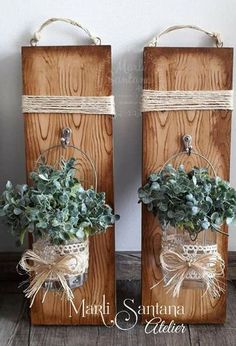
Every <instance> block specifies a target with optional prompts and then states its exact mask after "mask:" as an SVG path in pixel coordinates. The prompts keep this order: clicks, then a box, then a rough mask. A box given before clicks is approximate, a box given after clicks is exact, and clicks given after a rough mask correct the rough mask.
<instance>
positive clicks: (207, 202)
mask: <svg viewBox="0 0 236 346" xmlns="http://www.w3.org/2000/svg"><path fill="white" fill-rule="evenodd" d="M138 196H139V202H142V203H144V204H146V205H147V209H148V210H149V211H150V212H152V213H153V214H154V215H155V216H157V217H158V219H159V221H160V224H161V225H162V226H163V228H164V229H165V227H166V226H168V225H171V226H174V227H176V228H180V229H184V230H187V231H188V232H189V234H190V237H191V238H192V239H196V237H197V235H198V233H199V232H201V231H203V230H207V229H211V230H213V231H217V232H221V233H224V232H222V231H221V226H222V225H223V224H224V223H226V224H230V223H232V222H233V221H234V220H235V218H236V191H235V189H233V188H232V187H230V185H229V183H228V182H226V181H224V180H222V179H221V178H219V177H211V176H210V175H209V174H208V170H207V169H205V168H193V169H192V170H191V171H189V172H186V171H185V169H184V166H183V165H180V166H179V168H178V169H174V168H173V167H172V165H170V164H169V165H166V166H165V167H164V169H163V170H162V171H160V172H159V173H153V174H151V175H150V176H149V178H148V182H147V183H146V184H145V185H144V186H143V187H141V188H140V189H139V190H138ZM224 234H226V233H224Z"/></svg>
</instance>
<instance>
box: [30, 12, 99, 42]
mask: <svg viewBox="0 0 236 346" xmlns="http://www.w3.org/2000/svg"><path fill="white" fill-rule="evenodd" d="M55 22H64V23H67V24H71V25H73V26H76V27H78V28H80V29H82V30H83V31H84V32H85V33H86V34H87V35H88V37H89V38H90V39H91V40H92V42H93V44H94V45H101V38H100V37H98V36H94V35H92V34H91V32H90V31H89V30H88V29H87V28H85V27H84V26H82V25H81V24H80V23H79V22H77V21H75V20H72V19H69V18H50V19H48V20H46V21H45V22H44V23H43V24H42V25H41V26H40V27H39V29H38V30H36V31H35V33H34V34H33V37H32V38H31V40H30V45H31V46H32V47H36V46H37V45H38V42H39V40H40V39H41V36H42V35H41V34H42V31H43V30H44V28H46V27H47V26H48V25H50V24H52V23H55Z"/></svg>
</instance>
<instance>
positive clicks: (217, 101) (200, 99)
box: [141, 25, 233, 112]
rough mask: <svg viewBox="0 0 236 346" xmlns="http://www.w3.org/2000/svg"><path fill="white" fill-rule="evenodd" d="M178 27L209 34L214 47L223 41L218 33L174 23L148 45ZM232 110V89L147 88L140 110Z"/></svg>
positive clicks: (151, 45) (152, 45)
mask: <svg viewBox="0 0 236 346" xmlns="http://www.w3.org/2000/svg"><path fill="white" fill-rule="evenodd" d="M180 29H193V30H197V31H201V32H203V33H205V34H206V35H207V36H209V37H210V38H211V39H212V40H213V42H214V44H215V45H216V47H222V46H223V41H222V39H221V36H220V34H219V33H215V32H211V31H207V30H205V29H202V28H200V27H198V26H196V25H174V26H171V27H169V28H167V29H165V30H164V31H162V32H161V33H159V34H158V35H156V36H155V37H154V38H153V39H152V40H151V41H150V42H149V43H148V46H149V47H157V46H158V44H159V40H160V38H161V36H163V35H165V34H168V33H169V32H172V31H175V30H180ZM214 109H216V110H233V91H232V90H217V91H211V90H189V91H186V90H171V91H162V90H161V91H160V90H148V89H144V90H143V94H142V103H141V111H142V112H155V111H157V112H158V111H171V110H214Z"/></svg>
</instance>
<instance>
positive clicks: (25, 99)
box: [22, 18, 115, 116]
mask: <svg viewBox="0 0 236 346" xmlns="http://www.w3.org/2000/svg"><path fill="white" fill-rule="evenodd" d="M54 22H64V23H68V24H71V25H73V26H76V27H78V28H80V29H82V30H83V31H84V32H85V33H86V34H87V35H88V36H89V38H90V39H91V40H92V42H93V44H94V45H101V39H100V38H99V37H98V36H94V35H92V34H91V32H90V31H89V30H88V29H87V28H85V27H84V26H82V25H81V24H80V23H79V22H77V21H75V20H72V19H69V18H50V19H48V20H46V21H45V22H44V23H43V24H42V25H41V26H40V28H39V29H38V30H37V31H36V32H35V33H34V34H33V37H32V38H31V40H30V44H31V46H37V44H38V42H39V40H40V38H41V34H42V31H43V29H44V28H46V27H47V26H48V25H50V24H52V23H54ZM22 112H23V113H58V114H59V113H79V114H103V115H113V116H114V115H115V101H114V96H113V95H111V96H56V95H55V96H47V95H23V96H22Z"/></svg>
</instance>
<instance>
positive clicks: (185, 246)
mask: <svg viewBox="0 0 236 346" xmlns="http://www.w3.org/2000/svg"><path fill="white" fill-rule="evenodd" d="M168 251H171V252H172V253H175V254H178V255H180V256H181V257H180V258H181V260H182V261H183V262H184V261H186V263H187V264H188V266H187V272H186V273H185V274H184V277H185V279H184V280H183V282H182V285H181V288H202V289H204V287H205V284H204V280H203V277H202V275H201V274H199V272H197V271H196V270H195V269H194V268H192V267H191V263H192V262H194V261H195V260H197V259H198V258H200V256H202V255H205V254H213V255H214V254H218V252H217V242H216V232H214V231H212V230H210V229H208V230H203V231H201V232H200V233H199V234H198V236H197V238H196V239H195V240H192V239H191V237H190V234H189V232H188V231H186V230H182V229H180V228H175V227H173V226H170V225H168V226H166V227H163V228H162V244H161V254H166V253H168ZM173 265H175V264H174V263H173ZM209 266H211V264H210V263H206V269H207V268H208V267H209ZM164 268H165V266H164V265H162V263H161V269H162V273H163V281H164V283H165V284H168V282H170V281H169V280H170V279H171V278H172V277H173V276H172V275H173V271H171V270H165V269H164ZM183 268H184V270H186V264H183ZM180 269H181V268H180ZM208 275H214V274H213V273H212V274H211V273H210V271H208ZM173 280H175V279H173Z"/></svg>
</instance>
